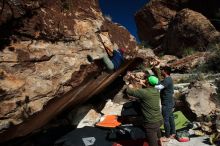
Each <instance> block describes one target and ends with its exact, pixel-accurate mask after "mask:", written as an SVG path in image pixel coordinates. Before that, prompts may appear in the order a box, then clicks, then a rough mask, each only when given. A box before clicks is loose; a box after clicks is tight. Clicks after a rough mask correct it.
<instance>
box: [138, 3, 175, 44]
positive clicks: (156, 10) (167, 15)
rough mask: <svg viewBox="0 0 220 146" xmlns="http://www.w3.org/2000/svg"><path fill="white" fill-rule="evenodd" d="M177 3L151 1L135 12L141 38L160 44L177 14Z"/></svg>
mask: <svg viewBox="0 0 220 146" xmlns="http://www.w3.org/2000/svg"><path fill="white" fill-rule="evenodd" d="M176 11H177V8H176V6H175V4H174V5H173V4H172V3H169V2H168V3H166V2H159V1H157V0H152V1H150V2H149V3H148V4H147V5H145V7H143V8H142V9H140V10H139V11H138V12H137V13H136V14H135V21H136V25H137V29H138V36H139V38H140V40H142V41H146V42H148V43H149V44H150V45H152V46H158V45H160V43H161V41H162V40H163V37H164V34H165V32H166V30H167V28H168V24H169V22H170V20H171V19H172V17H174V16H175V15H176Z"/></svg>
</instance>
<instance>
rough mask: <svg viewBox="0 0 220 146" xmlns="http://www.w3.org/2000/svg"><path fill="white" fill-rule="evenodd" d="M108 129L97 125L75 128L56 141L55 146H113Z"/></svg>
mask: <svg viewBox="0 0 220 146" xmlns="http://www.w3.org/2000/svg"><path fill="white" fill-rule="evenodd" d="M107 133H108V131H107V130H104V129H100V128H97V127H84V128H79V129H75V130H73V131H72V132H70V133H68V134H66V135H65V136H63V137H61V138H60V139H59V140H57V141H56V142H55V146H112V145H113V142H111V141H109V140H107V139H106V137H107Z"/></svg>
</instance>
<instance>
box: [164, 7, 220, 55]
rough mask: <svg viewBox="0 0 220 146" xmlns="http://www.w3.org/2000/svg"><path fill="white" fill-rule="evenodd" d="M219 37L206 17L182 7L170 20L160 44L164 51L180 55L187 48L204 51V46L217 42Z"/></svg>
mask: <svg viewBox="0 0 220 146" xmlns="http://www.w3.org/2000/svg"><path fill="white" fill-rule="evenodd" d="M219 37H220V34H219V32H218V31H216V29H215V27H214V26H213V25H212V24H211V22H210V21H209V20H208V19H207V18H206V17H204V16H203V15H201V14H200V13H198V12H195V11H192V10H189V9H183V10H181V11H180V12H178V13H177V14H176V16H175V18H174V19H173V20H172V21H171V22H170V25H169V28H168V30H167V33H166V36H165V39H164V41H163V45H162V46H163V48H164V49H165V51H166V53H168V54H175V55H177V56H181V55H183V54H184V53H185V52H186V51H190V50H187V49H191V50H193V51H205V49H206V46H208V44H209V43H214V42H217V41H218V39H219ZM184 49H185V50H184Z"/></svg>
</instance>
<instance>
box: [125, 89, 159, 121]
mask: <svg viewBox="0 0 220 146" xmlns="http://www.w3.org/2000/svg"><path fill="white" fill-rule="evenodd" d="M127 94H128V95H131V96H134V97H137V98H139V99H140V104H141V110H142V113H143V115H144V122H146V123H155V122H158V121H160V120H162V115H161V111H160V93H159V91H158V90H157V89H155V88H142V89H133V88H128V89H127Z"/></svg>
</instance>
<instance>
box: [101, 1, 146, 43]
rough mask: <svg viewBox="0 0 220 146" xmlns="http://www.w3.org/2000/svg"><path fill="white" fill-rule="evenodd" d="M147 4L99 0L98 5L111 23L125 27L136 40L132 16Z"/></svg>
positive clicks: (142, 2) (135, 29)
mask: <svg viewBox="0 0 220 146" xmlns="http://www.w3.org/2000/svg"><path fill="white" fill-rule="evenodd" d="M147 2H148V0H99V5H100V7H101V9H102V12H103V13H104V15H109V16H111V18H112V21H113V22H117V23H120V24H121V25H123V26H125V27H126V28H127V29H128V31H129V32H130V33H131V34H132V35H133V36H134V37H136V39H137V40H138V36H137V28H136V24H135V20H134V14H135V13H136V12H137V11H138V10H139V9H140V8H142V7H143V6H144V5H145V4H146V3H147Z"/></svg>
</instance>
